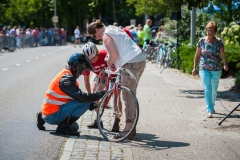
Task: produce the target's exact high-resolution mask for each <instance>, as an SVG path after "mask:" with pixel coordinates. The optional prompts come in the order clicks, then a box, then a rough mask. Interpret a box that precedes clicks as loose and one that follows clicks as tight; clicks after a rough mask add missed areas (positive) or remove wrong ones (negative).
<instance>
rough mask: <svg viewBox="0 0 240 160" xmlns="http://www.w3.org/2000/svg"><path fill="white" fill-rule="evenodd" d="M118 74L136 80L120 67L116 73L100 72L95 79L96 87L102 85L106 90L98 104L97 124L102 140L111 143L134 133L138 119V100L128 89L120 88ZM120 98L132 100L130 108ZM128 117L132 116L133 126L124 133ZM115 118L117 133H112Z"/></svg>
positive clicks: (119, 76) (129, 72)
mask: <svg viewBox="0 0 240 160" xmlns="http://www.w3.org/2000/svg"><path fill="white" fill-rule="evenodd" d="M120 72H125V73H126V74H129V75H130V77H131V78H132V79H135V80H136V78H135V76H134V75H133V74H132V72H131V71H130V70H128V69H126V68H122V67H119V68H118V69H117V70H116V71H110V70H108V69H105V70H102V71H101V72H100V73H99V75H98V77H97V85H98V86H97V87H102V86H101V85H103V86H104V87H105V89H107V90H108V91H107V93H106V94H105V95H104V96H103V97H102V99H101V101H100V103H99V107H98V110H97V124H98V128H99V131H100V133H101V134H102V136H103V137H104V139H106V140H108V141H112V142H120V141H123V140H124V139H126V138H127V137H128V136H129V135H130V134H131V133H132V132H133V131H134V128H135V126H136V125H137V122H138V117H139V105H138V100H137V98H136V96H135V94H134V93H133V92H132V91H131V90H130V89H129V88H126V87H124V86H122V84H121V74H120ZM114 75H115V76H114ZM122 96H126V97H128V99H131V100H132V102H133V103H132V106H131V107H130V106H126V103H125V102H124V101H123V97H122ZM130 116H133V117H131V120H132V121H133V125H132V127H131V129H130V130H128V131H124V128H125V125H126V119H129V118H130ZM115 118H119V119H120V122H119V131H118V132H113V131H112V128H113V125H114V120H115ZM121 133H124V135H123V136H122V135H121V136H119V135H120V134H121Z"/></svg>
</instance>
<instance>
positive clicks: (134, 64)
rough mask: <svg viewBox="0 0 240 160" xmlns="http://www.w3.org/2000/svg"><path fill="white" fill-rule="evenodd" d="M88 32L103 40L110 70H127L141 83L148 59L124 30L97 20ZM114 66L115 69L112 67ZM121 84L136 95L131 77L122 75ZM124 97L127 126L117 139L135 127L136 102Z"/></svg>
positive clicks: (136, 84) (135, 87)
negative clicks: (134, 106) (121, 68)
mask: <svg viewBox="0 0 240 160" xmlns="http://www.w3.org/2000/svg"><path fill="white" fill-rule="evenodd" d="M87 31H88V34H89V35H90V36H92V37H93V38H95V39H97V40H99V39H102V40H103V45H104V47H105V48H106V50H107V53H108V57H109V58H108V60H107V65H108V67H109V68H111V69H115V68H117V67H119V66H121V67H123V68H127V69H129V70H130V71H131V72H132V73H133V74H134V76H135V77H136V79H137V81H139V79H140V77H141V75H142V73H143V71H144V69H145V67H146V58H145V57H144V54H143V53H142V50H141V48H140V47H139V46H138V45H137V44H136V43H135V42H134V41H133V40H132V39H131V38H130V37H129V36H128V35H127V34H126V33H125V32H124V31H123V30H122V29H120V28H119V27H116V26H113V25H109V26H108V27H106V26H105V25H104V24H103V23H102V22H101V21H100V20H97V21H96V22H92V23H91V24H90V25H88V28H87ZM113 65H114V66H115V67H112V66H113ZM121 82H122V84H123V85H124V86H125V87H127V88H129V89H130V90H131V91H132V92H133V93H134V94H136V90H137V86H138V83H137V82H136V81H135V80H133V79H131V78H130V75H128V74H124V73H121ZM122 96H123V100H124V102H125V104H126V107H127V109H126V125H125V128H124V130H123V132H121V133H119V135H118V136H116V138H118V137H119V138H120V137H123V136H125V135H126V134H127V131H129V130H130V129H131V127H132V125H133V120H132V119H133V117H134V114H135V112H134V109H132V107H133V103H134V102H133V101H132V100H129V99H128V97H127V96H126V95H125V94H122ZM116 120H117V119H115V122H116ZM118 123H119V122H118ZM135 132H136V129H134V132H132V134H130V135H129V137H128V138H129V139H131V138H132V136H133V135H134V134H135Z"/></svg>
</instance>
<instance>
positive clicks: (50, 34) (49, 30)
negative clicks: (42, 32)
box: [47, 28, 53, 46]
mask: <svg viewBox="0 0 240 160" xmlns="http://www.w3.org/2000/svg"><path fill="white" fill-rule="evenodd" d="M47 35H48V45H49V46H51V45H52V35H53V31H52V29H51V28H49V29H48V31H47Z"/></svg>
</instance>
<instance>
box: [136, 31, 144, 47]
mask: <svg viewBox="0 0 240 160" xmlns="http://www.w3.org/2000/svg"><path fill="white" fill-rule="evenodd" d="M137 36H138V44H139V47H140V48H143V44H144V31H143V28H142V27H139V29H138V33H137Z"/></svg>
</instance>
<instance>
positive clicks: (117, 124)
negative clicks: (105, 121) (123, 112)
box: [111, 118, 120, 132]
mask: <svg viewBox="0 0 240 160" xmlns="http://www.w3.org/2000/svg"><path fill="white" fill-rule="evenodd" d="M119 122H120V119H119V118H115V121H114V124H113V128H112V130H111V132H119Z"/></svg>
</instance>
